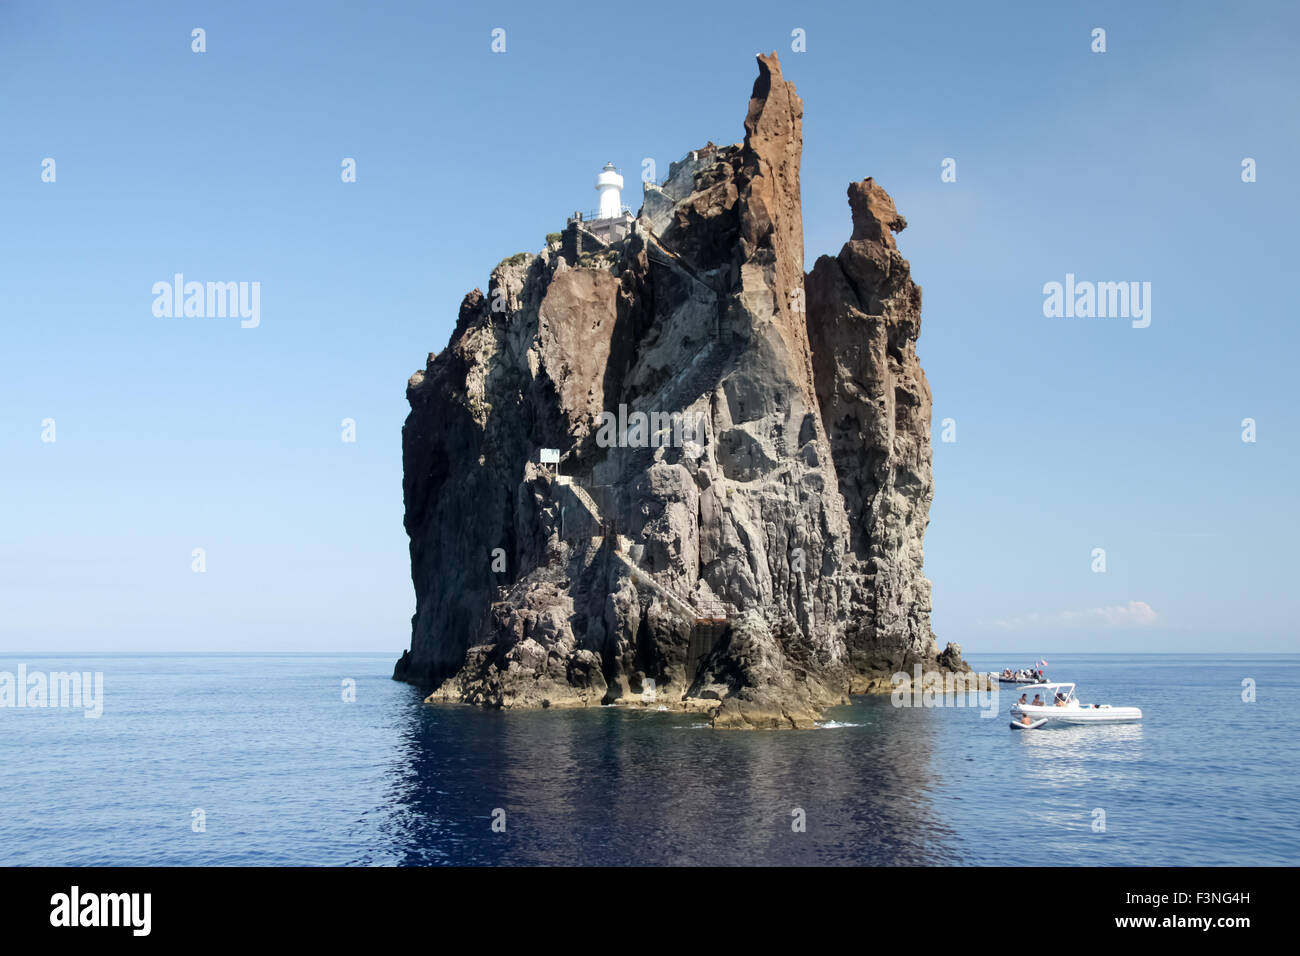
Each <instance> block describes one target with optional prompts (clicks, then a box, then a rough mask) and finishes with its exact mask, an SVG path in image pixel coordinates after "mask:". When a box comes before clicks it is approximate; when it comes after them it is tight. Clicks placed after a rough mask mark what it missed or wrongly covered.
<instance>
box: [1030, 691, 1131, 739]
mask: <svg viewBox="0 0 1300 956" xmlns="http://www.w3.org/2000/svg"><path fill="white" fill-rule="evenodd" d="M1074 687H1075V685H1074V684H1066V683H1040V684H1030V685H1029V686H1028V687H1026V688H1025V689H1024V693H1022V694H1021V695H1020V700H1018V701H1016V703H1014V704H1012V705H1011V721H1012V725H1013V726H1015V724H1017V723H1019V724H1020V727H1017V728H1016V729H1017V730H1019V729H1022V728H1023V729H1027V730H1034V729H1037V728H1038V727H1043V726H1046V727H1051V726H1053V725H1056V724H1125V723H1132V722H1133V721H1138V720H1141V719H1142V710H1141V708H1139V707H1115V706H1112V705H1111V704H1084V703H1081V702H1080V701H1079V698H1078V697H1076V696H1075V694H1074ZM1030 694H1033V699H1032V700H1031V699H1030ZM1039 721H1043V723H1039Z"/></svg>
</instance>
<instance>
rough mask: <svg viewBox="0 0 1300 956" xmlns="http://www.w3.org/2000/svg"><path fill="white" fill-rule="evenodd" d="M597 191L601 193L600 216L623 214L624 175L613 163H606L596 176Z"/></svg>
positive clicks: (615, 217)
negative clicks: (621, 174)
mask: <svg viewBox="0 0 1300 956" xmlns="http://www.w3.org/2000/svg"><path fill="white" fill-rule="evenodd" d="M596 191H597V192H598V193H600V208H599V211H598V212H597V217H598V218H600V219H617V218H619V217H620V216H622V215H623V199H622V194H623V177H622V176H620V175H619V174H618V170H616V169H615V168H614V164H613V163H606V164H605V168H604V169H602V170H601V171H600V175H599V176H597V177H596Z"/></svg>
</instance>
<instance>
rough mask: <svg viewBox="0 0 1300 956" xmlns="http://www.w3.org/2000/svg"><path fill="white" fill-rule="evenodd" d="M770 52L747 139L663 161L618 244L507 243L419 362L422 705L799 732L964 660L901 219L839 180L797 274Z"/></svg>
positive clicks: (417, 670)
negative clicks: (600, 710) (619, 713)
mask: <svg viewBox="0 0 1300 956" xmlns="http://www.w3.org/2000/svg"><path fill="white" fill-rule="evenodd" d="M758 66H759V75H758V79H757V80H756V82H755V84H754V90H753V94H752V97H751V99H750V101H749V111H748V114H747V116H746V117H745V139H744V142H743V143H741V144H738V145H733V146H722V147H718V146H714V145H712V144H709V145H708V146H706V147H704V148H703V149H699V150H696V151H694V152H692V153H690V154H689V155H688V156H687V157H686V158H685V159H683V160H682V161H681V162H679V163H674V164H673V166H672V168H671V170H670V172H669V176H668V178H667V180H666V181H665V182H664V183H663V184H662V185H660V186H654V185H650V186H647V187H646V197H645V202H644V204H643V206H642V208H641V210H640V214H639V216H638V219H637V221H636V223H635V224H634V225H633V227H632V229H631V232H630V234H629V235H628V236H627V237H626V238H624V239H622V240H620V241H618V242H615V243H614V244H613V245H611V246H610V247H609V248H607V249H602V250H599V251H598V252H596V253H594V254H593V253H590V252H588V253H583V254H576V253H574V252H572V251H571V252H570V256H571V258H573V259H574V261H569V260H568V259H566V257H565V255H564V254H563V253H564V251H566V250H565V244H564V243H563V242H552V243H550V244H549V245H548V248H547V249H545V250H544V251H543V252H541V253H540V254H539V255H535V256H534V255H525V254H521V255H519V256H515V257H513V258H511V259H508V260H506V261H504V262H502V263H501V264H500V265H498V266H497V268H496V269H495V270H494V271H493V272H492V276H491V279H490V281H489V284H488V292H487V295H486V296H485V295H483V294H482V293H481V292H479V291H478V290H475V291H473V292H471V293H470V294H469V295H467V296H466V297H465V300H464V302H463V303H462V304H461V307H460V316H459V318H458V320H457V322H456V327H455V330H454V332H453V333H452V337H451V342H450V344H449V345H448V347H447V348H446V349H444V350H443V351H442V352H441V353H438V354H436V355H434V354H430V356H429V360H428V364H427V365H426V367H425V369H424V370H423V371H421V372H416V373H415V374H414V375H413V376H412V377H411V380H410V382H409V384H408V386H407V398H408V400H409V401H410V405H411V412H410V415H409V417H408V418H407V420H406V425H405V427H404V429H403V432H402V444H403V463H404V480H403V485H404V492H405V501H406V530H407V533H408V535H409V536H410V541H411V575H412V579H413V581H414V584H415V593H416V612H415V616H414V618H413V620H412V638H411V648H410V650H409V651H407V652H406V653H405V654H403V656H402V658H401V660H400V661H398V663H397V667H396V670H395V672H394V677H396V678H398V679H402V680H408V681H412V682H416V683H423V684H426V685H431V686H432V687H433V692H432V693H431V694H430V699H431V700H448V701H462V702H467V703H474V704H483V705H489V706H498V707H507V708H509V707H548V706H551V707H562V706H591V705H599V704H607V703H623V704H632V705H637V706H643V705H649V706H655V707H659V706H666V707H669V708H672V709H677V708H688V709H697V710H700V711H702V712H705V713H707V714H708V715H709V716H710V718H711V720H712V722H713V724H714V726H719V727H807V726H811V725H812V723H813V721H814V720H815V719H816V718H817V717H818V716H819V714H820V713H821V711H822V709H823V708H824V707H826V706H828V705H831V704H835V703H839V702H842V701H844V700H845V699H846V695H847V694H849V693H857V692H862V691H867V690H877V689H880V687H881V686H882V683H883V684H884V685H885V686H887V682H888V676H889V675H890V674H892V673H894V672H896V671H898V670H902V669H905V668H910V667H911V666H912V665H913V664H914V663H916V662H928V663H930V664H935V665H936V666H946V667H949V668H955V669H960V670H965V669H966V666H965V665H964V664H963V663H961V660H960V653H959V651H957V650H956V648H955V647H953V648H951V649H950V650H949V651H947V652H945V654H944V655H938V654H937V653H936V651H937V648H936V644H935V639H934V635H933V634H932V633H931V631H930V583H929V582H928V581H927V580H926V579H925V578H924V576H923V572H922V558H923V554H922V539H923V536H924V533H925V527H926V524H927V521H928V511H929V506H930V501H931V498H932V496H933V490H934V485H933V479H932V475H931V451H930V440H929V428H930V389H929V386H928V385H927V383H926V380H925V373H924V372H923V371H922V369H921V366H920V363H919V362H918V360H917V357H916V339H917V336H918V334H919V333H920V317H921V290H920V289H919V288H918V287H917V285H916V284H915V283H914V282H913V281H912V279H911V276H910V269H909V266H908V263H907V261H906V260H905V259H903V258H902V256H901V255H900V254H899V252H898V249H897V246H896V244H895V242H894V237H893V233H894V232H897V231H899V230H901V229H902V228H903V227H904V225H905V222H904V220H903V218H902V217H901V216H900V215H898V213H897V211H896V210H895V209H894V204H893V201H892V200H891V199H890V197H889V196H888V195H887V194H886V193H885V192H884V190H882V189H881V188H880V187H879V186H877V185H875V183H873V182H872V180H870V179H867V180H864V181H863V182H860V183H853V184H851V185H850V186H849V206H850V209H851V211H852V215H853V233H852V238H851V239H850V240H849V241H848V242H847V243H845V245H844V247H843V248H842V249H841V250H840V253H839V255H838V256H836V257H830V256H822V257H821V258H820V259H818V261H817V263H816V265H815V267H814V269H813V271H812V272H811V273H810V274H809V275H807V276H805V275H804V273H803V261H804V257H803V226H802V219H801V209H800V190H799V164H800V156H801V152H802V148H803V140H802V128H801V127H802V123H801V121H802V115H803V104H802V102H801V101H800V99H799V97H798V96H797V95H796V93H795V90H794V86H793V85H792V84H790V83H789V82H787V81H786V80H784V79H783V78H782V76H781V69H780V64H779V63H778V62H777V59H776V56H775V55H772V56H760V57H759V58H758ZM602 413H609V414H608V415H606V416H605V417H604V418H603V419H602ZM611 422H616V424H607V423H611ZM602 425H604V427H602ZM683 425H684V426H685V427H683ZM543 448H550V449H558V450H560V452H561V462H560V464H559V466H558V469H557V467H556V466H555V465H553V464H542V463H540V461H539V455H540V451H541V449H543ZM557 471H558V474H557Z"/></svg>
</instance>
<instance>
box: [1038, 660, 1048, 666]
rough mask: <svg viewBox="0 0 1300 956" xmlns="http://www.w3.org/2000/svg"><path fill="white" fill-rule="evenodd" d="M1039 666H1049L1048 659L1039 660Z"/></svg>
mask: <svg viewBox="0 0 1300 956" xmlns="http://www.w3.org/2000/svg"><path fill="white" fill-rule="evenodd" d="M1038 666H1039V667H1046V666H1047V661H1039V662H1038Z"/></svg>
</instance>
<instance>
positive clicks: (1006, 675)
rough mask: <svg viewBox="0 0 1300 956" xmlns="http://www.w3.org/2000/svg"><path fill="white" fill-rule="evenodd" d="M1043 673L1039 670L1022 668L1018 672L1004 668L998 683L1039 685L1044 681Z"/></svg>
mask: <svg viewBox="0 0 1300 956" xmlns="http://www.w3.org/2000/svg"><path fill="white" fill-rule="evenodd" d="M1043 676H1044V675H1043V672H1042V671H1041V670H1039V669H1038V668H1031V667H1022V668H1021V669H1020V670H1018V671H1013V670H1012V669H1011V668H1009V667H1007V668H1003V670H1002V673H1001V674H999V675H998V682H999V683H1002V684H1037V683H1039V682H1041V681H1042V680H1043Z"/></svg>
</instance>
